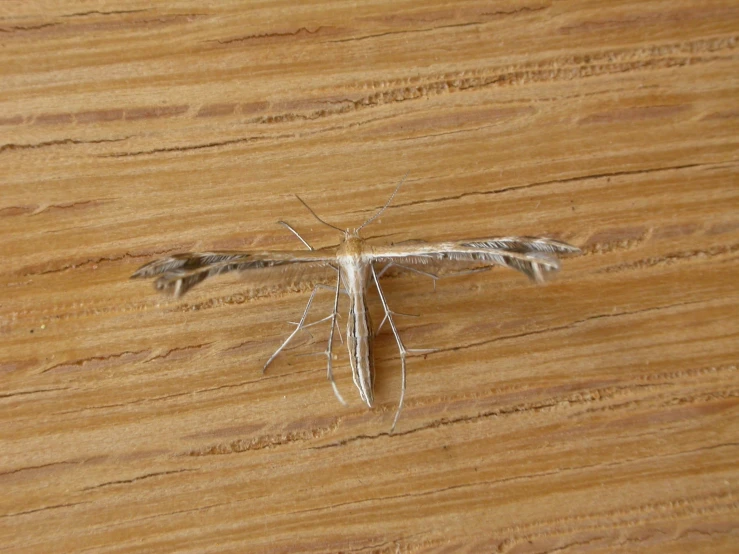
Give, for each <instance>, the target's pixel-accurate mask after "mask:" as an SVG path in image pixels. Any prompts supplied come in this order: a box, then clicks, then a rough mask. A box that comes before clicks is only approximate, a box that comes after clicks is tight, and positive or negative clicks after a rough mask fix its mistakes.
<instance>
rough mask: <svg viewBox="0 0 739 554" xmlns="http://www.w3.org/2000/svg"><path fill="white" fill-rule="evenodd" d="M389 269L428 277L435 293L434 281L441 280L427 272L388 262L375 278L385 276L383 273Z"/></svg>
mask: <svg viewBox="0 0 739 554" xmlns="http://www.w3.org/2000/svg"><path fill="white" fill-rule="evenodd" d="M391 267H399V268H400V269H405V270H407V271H411V272H413V273H418V274H419V275H423V276H424V277H429V278H430V279H432V280H433V281H434V291H436V281H437V280H439V279H441V277H439V276H438V275H436V274H435V273H430V272H428V271H423V270H421V269H417V268H415V267H411V266H409V265H403V264H399V263H396V262H389V263H388V264H387V265H386V266H385V267H383V268H382V269H381V270H380V273H378V274H377V278H378V279H379V278H380V277H382V276H383V275H385V272H386V271H387V270H388V269H390V268H391Z"/></svg>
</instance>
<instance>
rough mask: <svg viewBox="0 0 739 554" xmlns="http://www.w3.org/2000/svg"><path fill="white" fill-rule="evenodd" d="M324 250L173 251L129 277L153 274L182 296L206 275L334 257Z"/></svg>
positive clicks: (158, 284) (159, 285)
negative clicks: (172, 253)
mask: <svg viewBox="0 0 739 554" xmlns="http://www.w3.org/2000/svg"><path fill="white" fill-rule="evenodd" d="M335 259H336V256H335V254H334V253H333V252H329V251H325V250H313V251H299V252H201V253H183V254H174V255H172V256H168V257H166V258H161V259H159V260H154V261H153V262H149V263H148V264H146V265H144V266H142V267H140V268H139V269H138V271H136V272H135V273H134V274H133V275H131V279H145V278H149V277H156V279H155V280H154V287H155V288H156V289H157V290H160V291H164V292H167V293H170V294H173V295H174V296H177V297H179V296H182V295H183V294H185V293H186V292H187V291H188V290H190V289H191V288H192V287H194V286H195V285H197V284H198V283H200V282H201V281H204V280H205V279H207V278H208V277H212V276H214V275H220V274H221V273H228V272H231V271H243V272H248V271H250V270H252V271H256V270H260V269H267V268H279V267H284V268H286V269H287V268H289V267H291V266H302V267H309V266H310V267H317V266H328V265H329V264H330V263H331V262H332V261H335Z"/></svg>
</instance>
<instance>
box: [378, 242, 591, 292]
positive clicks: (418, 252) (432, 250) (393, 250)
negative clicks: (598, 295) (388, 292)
mask: <svg viewBox="0 0 739 554" xmlns="http://www.w3.org/2000/svg"><path fill="white" fill-rule="evenodd" d="M579 252H580V249H579V248H577V247H575V246H572V245H570V244H567V243H566V242H562V241H558V240H554V239H549V238H540V237H501V238H491V239H479V240H467V241H455V242H442V243H424V242H418V241H413V242H411V243H403V244H398V245H393V246H380V247H373V261H377V262H386V263H396V264H401V265H410V266H416V267H418V266H425V269H427V270H428V268H431V267H439V266H442V267H443V265H444V264H446V263H454V264H455V265H456V264H459V263H476V264H479V265H500V266H503V267H510V268H511V269H515V270H517V271H520V272H521V273H523V274H524V275H526V276H527V277H528V278H529V279H531V280H532V281H535V282H537V283H541V282H543V281H544V280H545V277H546V274H547V273H553V272H556V271H557V270H559V260H558V258H557V256H558V255H562V254H576V253H579Z"/></svg>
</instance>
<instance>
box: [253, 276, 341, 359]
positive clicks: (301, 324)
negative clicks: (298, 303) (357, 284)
mask: <svg viewBox="0 0 739 554" xmlns="http://www.w3.org/2000/svg"><path fill="white" fill-rule="evenodd" d="M319 289H329V290H334V288H333V287H331V286H329V285H324V284H321V283H319V284H318V285H316V286H315V287H313V292H311V294H310V298H308V303H307V304H306V306H305V310H303V316H302V317H301V318H300V321H299V322H298V324H297V326H296V327H295V329H294V330H293V332H292V333H290V335H289V336H288V337H287V338H286V339H285V342H283V343H282V344H281V345H280V347H279V348H278V349H277V350H275V353H274V354H272V356H270V358H269V360H267V363H265V364H264V367H263V368H262V373H264V372H265V371H267V367H269V364H271V363H272V361H273V360H274V359H275V358H276V357H277V355H278V354H279V353H280V352H282V351H283V350H284V349H285V347H286V346H287V345H288V344H289V343H290V341H291V340H293V338H294V337H295V335H297V334H298V332H299V331H301V330H302V329H305V328H306V327H309V326H311V325H313V324H312V323H311V324H309V325H305V320H306V318H307V317H308V311H309V310H310V307H311V305H312V304H313V299H314V298H315V296H316V293H317V292H318V290H319ZM329 317H332V316H329ZM326 319H328V318H325V319H323V320H321V321H325V320H326ZM316 323H318V322H316ZM334 324H335V318H334V319H332V325H334Z"/></svg>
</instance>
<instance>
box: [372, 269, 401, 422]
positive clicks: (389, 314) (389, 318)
mask: <svg viewBox="0 0 739 554" xmlns="http://www.w3.org/2000/svg"><path fill="white" fill-rule="evenodd" d="M370 269H371V271H372V277H373V278H374V280H375V285H376V286H377V293H378V294H379V296H380V302H381V303H382V308H383V309H384V310H385V317H386V318H387V322H388V323H389V324H390V329H392V331H393V335H394V336H395V342H397V343H398V350H399V351H400V382H401V386H400V401H399V402H398V409H397V411H396V412H395V418H394V419H393V426H392V427H391V428H390V432H391V433H392V432H393V431H394V430H395V425H396V424H397V423H398V418H399V417H400V411H401V410H402V409H403V400H404V399H405V384H406V368H405V358H406V355H407V354H408V351H407V350H406V348H405V345H403V341H402V340H401V339H400V333H398V328H397V327H396V326H395V321H393V315H392V312H391V311H390V308H388V306H387V301H386V300H385V294H384V293H383V292H382V288H381V287H380V280H379V277H378V276H377V271H375V266H374V265H372V264H370Z"/></svg>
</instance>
